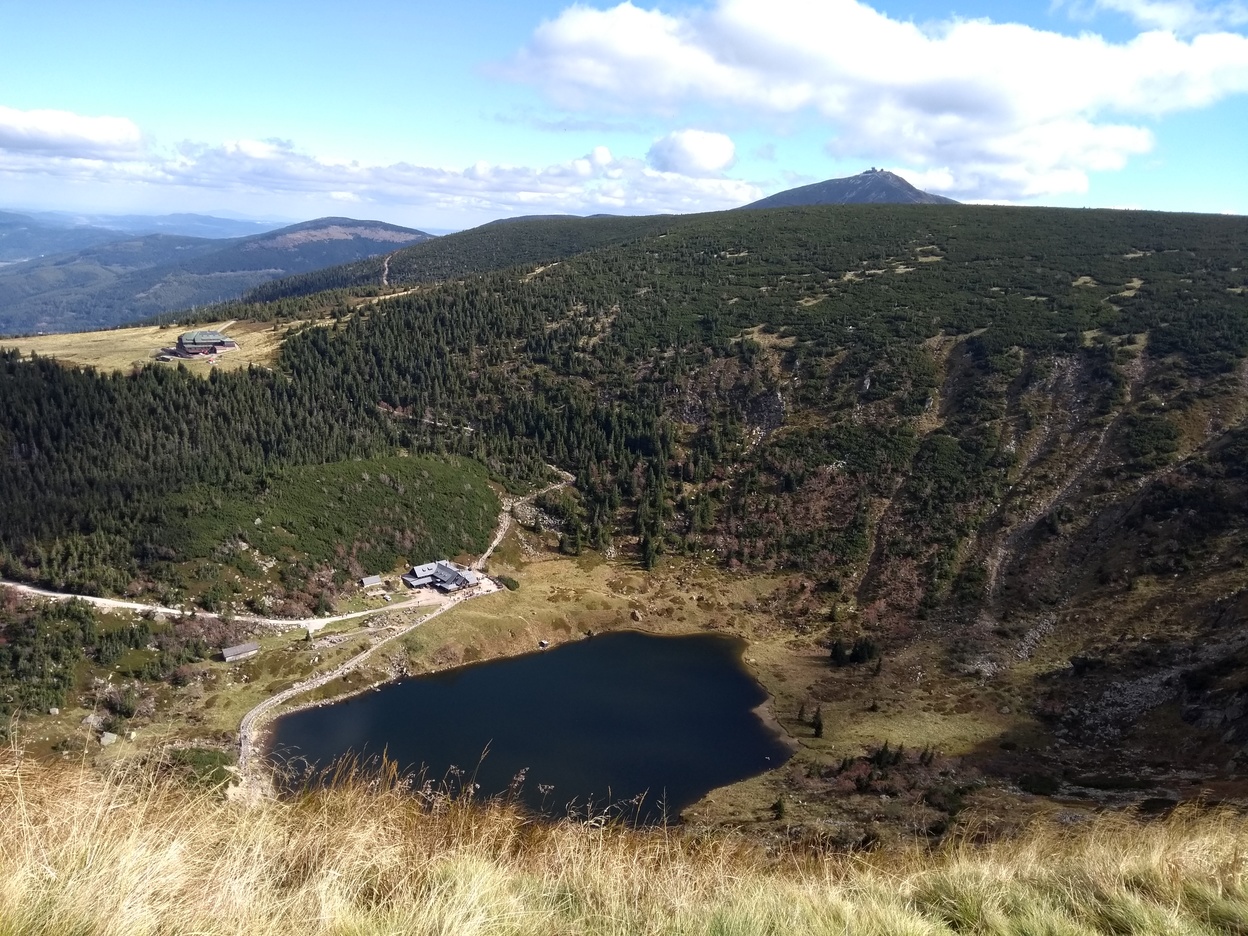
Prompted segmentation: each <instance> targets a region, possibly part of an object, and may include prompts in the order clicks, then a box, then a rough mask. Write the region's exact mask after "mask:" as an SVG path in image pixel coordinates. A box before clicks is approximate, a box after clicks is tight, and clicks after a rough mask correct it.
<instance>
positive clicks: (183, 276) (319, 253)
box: [0, 217, 431, 334]
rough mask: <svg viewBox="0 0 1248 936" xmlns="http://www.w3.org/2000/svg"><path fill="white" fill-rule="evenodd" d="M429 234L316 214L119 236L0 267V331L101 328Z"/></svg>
mask: <svg viewBox="0 0 1248 936" xmlns="http://www.w3.org/2000/svg"><path fill="white" fill-rule="evenodd" d="M0 220H3V218H2V217H0ZM85 230H87V231H89V230H92V229H85ZM84 236H85V235H84ZM430 237H431V235H429V234H426V233H424V232H423V231H417V230H413V229H411V228H403V227H398V226H396V225H393V224H385V223H383V222H380V221H356V220H353V219H350V218H321V219H318V220H316V221H307V222H304V223H302V224H294V225H291V226H289V227H284V228H279V229H278V230H276V231H269V232H267V233H264V234H258V235H252V236H250V237H242V238H228V239H219V238H218V239H210V238H203V237H181V236H177V235H171V234H149V235H146V236H143V237H124V236H123V237H122V238H121V239H114V240H108V241H106V242H103V243H96V244H94V245H89V246H84V247H83V248H82V249H78V250H75V251H73V252H68V253H61V254H58V255H55V256H49V257H41V258H39V259H37V260H30V261H27V262H25V263H18V264H11V265H6V266H4V267H0V334H23V333H30V332H36V331H49V332H50V331H81V330H86V329H93V328H107V327H109V326H112V325H118V324H122V323H124V322H130V321H134V320H136V319H140V318H145V317H148V316H153V315H158V314H160V313H162V312H167V311H171V310H173V309H184V308H188V307H191V306H197V305H205V304H208V303H214V302H223V301H226V300H229V299H234V298H237V297H238V296H241V295H242V294H243V293H244V292H246V291H247V290H249V289H251V288H253V287H255V286H257V285H259V284H260V283H263V282H266V281H268V280H272V279H277V278H280V277H285V276H290V275H291V274H295V273H306V272H309V271H313V270H319V269H322V268H324V267H330V266H338V265H341V264H348V263H351V262H353V261H357V260H360V259H362V258H365V257H370V256H374V255H377V254H383V253H389V252H391V251H393V250H396V249H398V248H400V247H405V246H408V245H410V244H415V243H419V242H421V241H425V240H429V239H430Z"/></svg>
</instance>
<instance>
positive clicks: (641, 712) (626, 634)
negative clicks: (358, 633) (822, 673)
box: [270, 631, 789, 822]
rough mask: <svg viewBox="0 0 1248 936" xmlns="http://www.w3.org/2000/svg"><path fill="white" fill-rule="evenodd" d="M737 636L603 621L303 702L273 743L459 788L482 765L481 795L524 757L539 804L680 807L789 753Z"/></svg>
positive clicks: (298, 755)
mask: <svg viewBox="0 0 1248 936" xmlns="http://www.w3.org/2000/svg"><path fill="white" fill-rule="evenodd" d="M742 649H743V645H742V644H741V643H740V642H739V641H735V640H731V639H728V638H725V637H718V636H714V635H697V636H692V637H655V636H651V635H649V634H641V633H637V632H634V631H623V632H617V633H612V634H602V635H599V636H597V637H594V638H593V639H587V640H581V641H578V642H575V643H570V644H564V645H563V646H561V647H558V648H555V649H552V650H547V651H545V652H543V653H534V654H530V655H527V656H522V657H513V658H511V659H506V660H498V661H494V662H490V663H480V664H474V665H472V666H465V667H462V668H460V669H455V670H447V671H446V672H442V673H435V674H431V675H428V676H420V677H415V678H411V679H405V680H403V681H401V682H396V683H390V684H387V685H384V686H381V687H380V688H379V689H377V690H375V691H370V692H366V693H364V694H362V695H358V696H355V697H353V698H350V699H345V700H343V701H341V702H336V703H334V704H332V705H326V706H322V707H320V708H310V709H305V710H303V711H300V712H295V713H293V714H290V715H287V716H285V717H283V718H281V719H279V720H278V721H277V722H276V723H275V725H274V728H273V732H272V737H271V743H270V752H271V756H273V757H274V758H275V759H276V760H277V761H278V762H279V763H284V764H287V765H289V766H292V767H296V766H297V765H300V764H302V763H306V764H310V765H314V766H316V767H320V768H326V767H329V766H331V765H333V764H334V763H335V762H336V761H337V760H338V759H340V758H342V757H343V756H345V755H349V754H350V755H356V756H358V757H359V758H361V759H363V760H365V761H367V760H368V759H369V758H375V757H377V756H378V755H380V754H382V753H383V752H384V753H385V754H386V756H388V757H389V758H390V759H391V760H392V761H395V762H396V763H397V764H398V765H400V766H401V767H402V768H404V769H405V770H418V769H420V768H422V767H423V768H424V770H425V776H426V777H427V778H428V779H431V780H434V781H438V782H440V781H442V780H444V779H447V778H450V779H451V780H452V781H453V782H452V784H451V785H452V787H453V788H458V787H462V786H463V785H464V784H466V783H468V782H473V778H472V775H473V774H474V773H475V782H476V783H478V784H480V791H479V792H480V794H481V795H485V796H493V795H497V794H501V793H504V792H506V791H507V790H508V788H509V786H510V785H511V784H512V781H513V778H514V777H515V776H516V775H517V774H518V773H520V772H521V771H526V774H525V778H524V783H523V786H522V788H521V793H520V798H521V799H522V801H523V802H524V803H525V804H526V805H528V806H529V807H531V808H533V809H535V810H540V811H543V812H547V813H550V814H553V815H564V814H567V813H568V812H569V809H570V808H571V811H573V812H576V813H578V814H584V813H585V811H586V806H587V804H588V805H589V807H590V810H591V811H592V812H594V813H595V814H597V813H600V812H603V811H607V810H608V808H612V807H613V811H618V812H620V813H622V814H623V815H625V816H626V817H627V818H630V819H635V820H637V821H641V822H654V821H658V820H660V819H661V818H662V817H663V815H664V812H666V814H667V815H668V817H669V818H672V819H674V818H675V817H676V815H677V814H678V813H679V812H680V810H681V809H683V808H684V807H686V806H688V805H689V804H691V803H693V802H695V801H696V800H697V799H699V798H700V797H701V796H702V795H703V794H705V793H706V792H708V791H709V790H712V789H714V788H715V787H718V786H723V785H724V784H727V783H732V782H733V781H736V780H741V779H744V778H745V777H750V776H753V775H755V774H758V773H761V772H763V771H764V770H767V769H769V768H771V767H776V766H779V765H780V764H782V763H783V762H784V761H786V760H787V759H788V756H789V750H788V748H787V747H786V746H785V745H784V744H783V743H782V742H781V740H780V738H779V736H778V735H777V734H776V733H775V732H774V731H773V730H771V729H770V728H768V727H767V725H765V724H764V723H763V721H762V720H761V719H760V718H759V717H758V715H757V714H755V712H754V711H753V710H754V709H755V708H756V707H757V706H759V705H760V704H761V703H762V702H764V701H765V700H766V698H767V695H766V693H765V692H764V691H763V689H762V687H761V686H759V684H758V683H757V682H755V681H754V679H753V678H752V677H751V676H750V674H749V673H748V672H747V671H746V670H745V668H744V666H743V664H742V663H741V652H742ZM483 754H484V757H483V756H482V755H483ZM457 771H462V772H463V773H462V774H459V773H457ZM630 801H634V802H633V803H632V804H631V805H624V804H629V803H630ZM569 804H571V805H569Z"/></svg>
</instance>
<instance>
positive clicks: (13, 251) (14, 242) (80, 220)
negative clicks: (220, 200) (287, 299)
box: [0, 211, 281, 264]
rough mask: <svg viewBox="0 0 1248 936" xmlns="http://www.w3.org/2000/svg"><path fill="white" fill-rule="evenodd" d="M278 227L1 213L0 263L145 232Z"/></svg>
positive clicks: (233, 233)
mask: <svg viewBox="0 0 1248 936" xmlns="http://www.w3.org/2000/svg"><path fill="white" fill-rule="evenodd" d="M278 227H281V224H278V223H274V222H267V221H239V220H236V219H233V218H217V217H213V216H211V215H201V214H169V215H105V214H73V213H70V212H66V211H31V212H16V211H0V264H8V263H15V262H18V261H22V260H35V259H38V258H40V257H48V256H51V255H53V254H62V253H69V252H70V251H74V250H82V249H83V248H86V247H94V246H95V245H97V244H107V243H111V242H112V241H120V240H127V239H130V238H133V237H136V236H142V235H145V234H176V235H181V236H183V237H208V238H217V239H220V238H228V237H249V236H251V235H253V234H263V233H264V232H266V231H271V230H273V229H274V228H278Z"/></svg>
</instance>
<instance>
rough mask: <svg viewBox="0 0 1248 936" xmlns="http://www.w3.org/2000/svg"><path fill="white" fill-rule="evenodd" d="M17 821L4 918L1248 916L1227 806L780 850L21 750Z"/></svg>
mask: <svg viewBox="0 0 1248 936" xmlns="http://www.w3.org/2000/svg"><path fill="white" fill-rule="evenodd" d="M0 828H2V829H3V830H4V833H3V836H2V837H0V934H3V936H11V934H12V936H16V934H36V933H48V934H57V936H60V934H66V933H73V934H114V933H115V934H126V936H138V934H146V933H153V934H154V933H160V934H170V933H246V934H260V933H297V934H300V936H311V934H317V933H335V934H339V933H341V934H348V933H349V934H369V933H395V934H399V933H402V934H423V933H437V934H447V936H477V934H496V933H497V934H516V936H521V934H523V936H542V934H575V933H595V934H598V933H601V934H625V933H655V934H659V933H664V934H666V933H706V934H722V936H728V934H742V936H746V934H749V936H754V934H761V933H775V934H786V936H789V934H803V933H827V934H833V933H835V934H846V933H849V934H855V936H869V934H894V933H896V934H937V933H968V932H969V933H983V934H998V933H1000V934H1007V933H1008V934H1015V936H1024V934H1036V936H1040V934H1047V936H1066V934H1069V936H1075V934H1091V933H1141V934H1143V933H1147V934H1198V933H1199V934H1206V933H1233V934H1243V933H1248V892H1246V890H1245V863H1244V857H1245V855H1246V854H1248V821H1246V820H1245V819H1243V818H1241V817H1236V816H1233V815H1231V814H1229V813H1219V814H1209V813H1206V814H1198V813H1196V812H1185V813H1180V814H1178V815H1176V816H1174V817H1172V818H1171V819H1169V820H1167V821H1165V822H1160V821H1159V822H1150V823H1142V822H1139V821H1136V820H1134V819H1131V818H1124V817H1107V818H1105V819H1103V820H1099V821H1097V822H1095V823H1091V824H1088V825H1085V826H1082V827H1078V828H1071V829H1059V828H1045V829H1036V830H1033V831H1032V832H1031V833H1030V834H1028V835H1026V836H1024V837H1022V838H1020V839H1018V840H1014V841H1007V842H998V843H993V844H988V845H979V846H976V845H970V844H965V843H964V844H962V845H955V846H949V847H945V848H943V849H941V850H939V851H936V852H931V851H928V850H925V849H923V848H921V847H918V846H916V847H914V848H912V849H908V850H904V851H900V852H891V853H883V852H876V853H871V854H865V855H862V854H860V855H848V856H846V855H838V856H831V857H826V858H817V857H810V856H806V857H800V858H799V857H797V856H790V857H787V858H785V859H782V860H778V861H777V860H774V859H768V858H767V857H766V856H765V855H763V854H762V853H761V852H760V851H758V850H757V849H755V848H754V847H752V846H749V845H747V844H744V843H741V842H739V841H735V840H733V839H731V838H727V837H723V838H706V837H698V836H693V835H686V834H681V833H678V832H665V831H662V830H657V831H646V832H630V831H627V830H624V829H616V828H610V827H607V828H603V827H596V826H593V825H572V824H543V823H537V822H532V821H526V820H525V819H524V818H522V817H520V816H518V815H517V814H515V813H513V812H512V811H510V810H508V809H506V808H504V807H473V806H470V805H466V804H463V803H457V802H449V801H446V800H442V799H433V800H425V801H421V800H420V799H419V798H417V797H415V796H413V795H412V794H410V793H407V792H404V791H402V790H401V789H396V788H394V787H393V786H391V785H387V784H380V785H376V786H375V787H374V788H373V789H372V790H370V789H368V788H367V787H366V786H365V785H362V784H357V785H354V786H352V785H347V786H345V787H343V788H340V789H337V790H334V791H331V792H325V793H320V794H315V795H310V796H308V797H306V798H303V799H300V800H297V801H289V802H278V801H265V802H261V803H258V804H253V805H243V804H239V803H231V802H226V801H225V800H224V799H223V798H222V797H221V795H220V793H219V792H215V793H214V792H212V791H203V792H200V791H195V790H191V789H189V788H187V787H184V786H181V785H179V784H178V783H176V782H173V781H167V780H161V779H157V778H155V777H154V776H153V775H151V774H135V773H131V774H126V775H115V776H112V777H107V778H105V777H100V776H99V775H97V774H95V773H93V772H91V771H90V770H88V769H82V768H77V767H68V766H63V765H55V766H51V767H48V766H40V765H37V764H34V763H20V764H18V763H14V761H13V760H12V759H11V758H10V759H8V760H6V761H4V762H3V763H0Z"/></svg>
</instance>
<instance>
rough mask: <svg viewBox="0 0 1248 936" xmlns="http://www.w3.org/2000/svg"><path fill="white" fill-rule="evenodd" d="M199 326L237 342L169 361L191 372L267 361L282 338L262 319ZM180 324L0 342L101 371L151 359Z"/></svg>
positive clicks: (241, 367) (174, 339)
mask: <svg viewBox="0 0 1248 936" xmlns="http://www.w3.org/2000/svg"><path fill="white" fill-rule="evenodd" d="M196 327H199V328H211V329H217V330H222V331H224V333H225V334H226V335H228V336H229V337H231V338H233V339H235V340H236V341H237V342H238V350H237V351H230V352H227V353H226V354H222V355H220V356H219V357H218V358H217V363H216V364H209V363H208V361H206V360H204V361H174V362H171V363H170V364H169V366H170V367H176V366H177V365H178V364H183V365H184V366H186V367H187V368H188V369H189V370H191V371H192V372H194V373H203V374H207V373H208V372H209V371H211V370H213V369H220V370H244V369H246V368H247V367H248V366H249V365H252V364H256V365H259V366H262V367H271V366H273V364H274V362H276V361H277V353H278V351H279V350H280V349H281V346H282V342H283V341H285V340H286V332H287V326H282V327H280V328H277V327H275V326H274V325H273V324H271V323H265V322H226V321H221V322H210V323H206V324H204V325H202V326H196ZM185 330H186V329H183V328H179V327H177V326H158V325H142V326H137V327H134V328H113V329H109V330H107V331H92V332H75V333H73V334H64V335H60V334H58V335H32V336H28V337H25V338H0V347H4V348H16V349H17V350H18V351H20V352H21V353H22V355H23V356H27V357H28V356H30V355H31V354H38V355H40V356H42V357H50V358H56V360H58V361H61V362H62V363H64V364H71V365H76V366H79V367H94V368H96V369H97V370H101V371H128V370H131V369H133V368H135V367H142V366H144V365H146V364H154V363H156V356H157V355H159V354H161V353H162V352H163V351H164V350H165V349H166V348H171V347H173V346H174V345H176V344H177V342H178V335H180V334H181V333H182V332H183V331H185Z"/></svg>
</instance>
